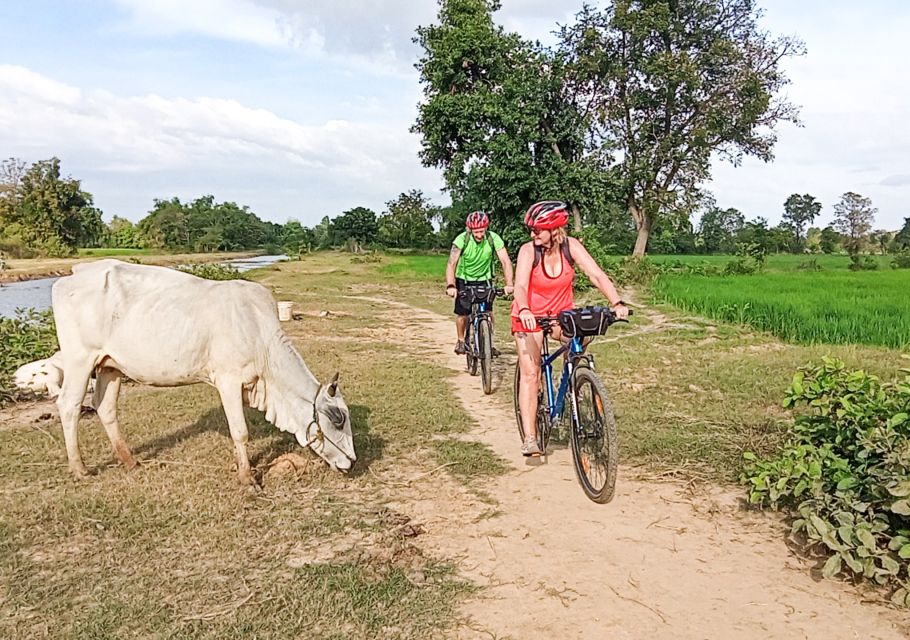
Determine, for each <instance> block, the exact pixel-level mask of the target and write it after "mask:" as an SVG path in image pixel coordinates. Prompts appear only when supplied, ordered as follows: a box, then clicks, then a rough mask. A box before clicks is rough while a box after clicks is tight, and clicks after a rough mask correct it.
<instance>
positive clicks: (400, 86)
mask: <svg viewBox="0 0 910 640" xmlns="http://www.w3.org/2000/svg"><path fill="white" fill-rule="evenodd" d="M502 4H503V9H502V10H501V11H500V12H499V13H498V14H497V20H498V21H499V22H500V23H502V24H504V25H505V26H506V28H507V29H510V30H515V31H518V32H520V33H522V34H524V35H525V36H528V37H534V38H540V39H542V40H544V41H546V40H547V39H548V38H549V35H548V34H549V32H550V31H551V30H552V28H553V25H554V24H555V23H556V22H557V21H559V22H565V21H566V20H567V19H568V18H569V17H570V16H571V15H572V14H573V13H574V12H575V11H576V10H577V9H578V8H579V7H580V5H581V1H580V0H578V1H576V0H571V1H570V0H503V3H502ZM759 4H760V6H762V7H764V8H765V10H766V15H765V17H764V18H763V20H762V25H763V26H764V27H766V28H767V29H769V30H770V31H772V32H773V33H785V34H797V35H799V36H800V37H802V38H803V39H804V40H805V41H806V45H807V48H808V55H806V56H804V57H802V58H799V59H794V60H789V61H787V62H786V68H787V69H788V71H789V74H790V77H791V79H792V80H793V83H792V84H791V85H790V86H789V87H788V88H787V93H788V95H789V96H790V97H791V99H793V100H794V101H795V102H797V103H798V104H800V105H802V107H803V108H802V120H803V124H804V126H803V127H802V128H797V127H794V126H790V125H784V126H782V127H780V130H779V134H780V137H779V143H778V146H777V148H776V160H775V162H773V163H771V164H764V163H762V162H760V161H755V160H749V159H747V160H746V161H745V162H744V163H743V165H742V166H740V167H736V168H734V167H731V166H729V165H728V164H724V163H721V162H718V163H716V165H715V170H714V179H713V180H712V182H711V183H709V184H707V185H706V187H707V188H708V189H709V190H711V191H712V192H713V193H714V194H715V197H716V198H717V201H718V204H720V205H721V206H724V207H728V206H729V207H737V208H739V209H741V210H742V211H743V212H744V213H745V214H746V216H747V217H748V218H752V217H755V216H758V215H761V216H764V217H766V218H768V219H769V220H771V221H772V222H776V221H777V220H779V219H780V213H781V209H782V203H783V201H784V200H785V199H786V197H787V196H788V195H789V194H790V193H793V192H799V193H805V192H808V193H812V194H813V195H815V196H816V197H818V198H819V199H820V200H821V201H822V203H823V204H824V209H823V212H822V217H821V219H820V222H825V221H827V220H830V218H831V215H832V210H831V207H832V205H833V204H834V203H835V202H836V201H837V199H838V198H839V196H840V194H842V193H844V192H845V191H848V190H852V191H857V192H859V193H861V194H863V195H866V196H868V197H870V198H871V199H872V201H873V204H874V205H875V206H877V207H878V209H879V214H878V218H877V226H878V227H882V228H890V229H896V228H898V227H900V225H901V224H902V221H903V218H904V217H905V216H910V206H908V204H907V203H908V201H910V127H907V125H906V120H907V118H908V115H910V83H908V82H907V72H906V71H905V68H904V63H903V61H904V59H905V58H906V56H905V54H904V51H903V50H902V49H903V46H904V44H903V43H904V40H905V35H906V34H907V33H910V3H904V2H899V1H897V0H893V1H884V0H878V1H876V0H872V1H869V2H866V3H863V4H862V5H860V3H855V2H846V1H843V0H835V1H833V2H821V1H816V0H807V1H804V2H791V1H786V0H764V1H760V2H759ZM435 12H436V4H435V2H431V1H430V0H373V1H372V2H364V1H362V0H361V1H358V0H334V1H333V2H331V3H326V2H317V1H315V0H309V1H301V0H195V1H194V2H183V1H181V0H157V1H156V0H144V1H143V0H107V1H102V0H80V1H75V0H56V1H54V2H51V1H49V0H31V1H27V2H26V1H18V0H7V1H6V2H3V3H0V156H2V157H10V156H13V157H19V158H22V159H24V160H27V161H34V160H38V159H43V158H47V157H50V156H53V155H57V156H58V157H60V158H61V159H62V160H63V167H64V170H65V172H67V173H69V174H71V175H73V176H74V177H77V178H79V179H81V180H82V181H83V185H84V187H85V188H86V189H87V190H88V191H90V192H92V193H93V194H94V195H95V201H96V204H97V205H98V206H99V207H101V209H102V210H103V211H104V213H105V218H106V219H110V217H111V216H112V215H114V214H117V215H122V216H125V217H127V218H130V219H132V220H138V219H139V218H141V217H142V216H143V215H145V213H146V212H147V211H148V209H149V208H150V207H151V204H152V199H153V198H155V197H161V198H169V197H172V196H178V197H181V198H185V199H189V198H194V197H197V196H200V195H203V194H206V193H212V194H213V195H215V197H216V198H217V199H218V200H234V201H236V202H238V203H240V204H246V205H249V206H250V207H251V208H252V210H253V211H255V212H256V213H258V214H259V215H260V216H261V217H263V218H265V219H269V220H274V221H276V222H284V221H286V220H287V219H289V218H297V219H299V220H301V221H302V222H303V223H304V224H313V223H315V222H316V221H318V219H319V218H321V217H322V216H323V215H332V216H334V215H337V214H339V213H340V212H342V211H344V210H345V209H348V208H351V207H354V206H360V205H363V206H368V207H371V208H373V209H374V210H376V211H382V210H383V209H384V203H385V202H387V201H389V200H391V199H393V198H394V197H396V196H397V195H398V194H399V193H400V192H402V191H405V190H408V189H412V188H417V189H422V190H423V191H424V192H425V193H426V194H427V195H428V196H430V197H431V198H432V199H433V200H435V201H436V202H439V203H440V204H442V203H446V202H447V201H448V198H447V196H446V195H445V194H444V193H443V192H442V191H441V187H442V181H441V179H440V177H439V173H438V172H437V171H436V170H433V169H427V168H424V167H421V165H420V162H419V160H418V158H417V151H418V149H419V140H418V139H417V137H416V136H414V135H412V134H410V133H409V132H408V128H409V127H410V125H411V124H412V123H413V122H414V119H415V115H416V105H417V103H418V101H419V100H420V96H421V89H420V86H419V84H418V79H417V74H416V72H415V71H414V69H413V66H412V65H413V62H414V60H415V58H416V56H417V54H418V52H417V50H416V48H415V46H414V45H413V44H412V43H411V37H412V36H413V32H414V28H415V27H416V25H418V24H427V23H429V22H431V21H433V20H434V18H435Z"/></svg>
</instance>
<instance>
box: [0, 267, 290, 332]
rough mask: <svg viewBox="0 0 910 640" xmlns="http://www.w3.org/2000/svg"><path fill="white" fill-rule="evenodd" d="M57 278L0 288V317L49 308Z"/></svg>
mask: <svg viewBox="0 0 910 640" xmlns="http://www.w3.org/2000/svg"><path fill="white" fill-rule="evenodd" d="M287 259H288V257H287V256H285V255H279V256H255V257H252V258H238V259H236V260H227V261H225V262H223V263H221V264H229V265H231V266H233V267H234V268H235V269H237V270H238V271H241V272H245V271H249V270H250V269H258V268H260V267H267V266H269V265H270V264H275V263H276V262H281V261H283V260H287ZM57 280H58V278H40V279H38V280H25V281H23V282H10V283H7V284H3V285H2V286H0V316H5V317H8V318H10V317H12V316H13V315H15V312H16V309H20V308H27V307H32V308H34V309H37V310H38V311H43V310H45V309H50V308H51V287H53V286H54V283H55V282H56V281H57Z"/></svg>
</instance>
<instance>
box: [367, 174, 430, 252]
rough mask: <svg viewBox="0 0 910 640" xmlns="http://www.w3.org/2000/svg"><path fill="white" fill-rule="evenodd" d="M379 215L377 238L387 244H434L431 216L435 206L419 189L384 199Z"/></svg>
mask: <svg viewBox="0 0 910 640" xmlns="http://www.w3.org/2000/svg"><path fill="white" fill-rule="evenodd" d="M386 206H387V207H388V210H387V211H386V212H385V213H384V214H383V215H382V217H380V218H379V240H380V242H382V243H383V244H385V245H387V246H389V247H399V248H416V249H425V248H428V247H430V246H431V245H432V244H433V239H434V238H433V224H432V222H431V221H432V220H433V218H434V217H436V215H437V209H436V208H435V207H433V206H432V205H431V204H430V203H429V201H428V200H427V199H426V198H425V197H424V195H423V193H422V192H421V191H418V190H416V189H412V190H411V191H408V192H407V193H402V194H401V195H399V196H398V197H397V198H396V199H395V200H391V201H389V202H387V203H386Z"/></svg>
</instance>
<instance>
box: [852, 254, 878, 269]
mask: <svg viewBox="0 0 910 640" xmlns="http://www.w3.org/2000/svg"><path fill="white" fill-rule="evenodd" d="M876 269H878V261H877V260H876V259H875V258H873V257H871V256H858V255H853V256H850V271H875V270H876Z"/></svg>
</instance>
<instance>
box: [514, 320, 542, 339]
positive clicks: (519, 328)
mask: <svg viewBox="0 0 910 640" xmlns="http://www.w3.org/2000/svg"><path fill="white" fill-rule="evenodd" d="M510 317H511V318H512V335H514V334H516V333H537V332H538V331H540V330H541V329H540V327H539V326H537V327H534V328H533V329H528V328H526V327H525V326H524V325H523V324H521V320H520V319H519V318H518V316H510Z"/></svg>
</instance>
